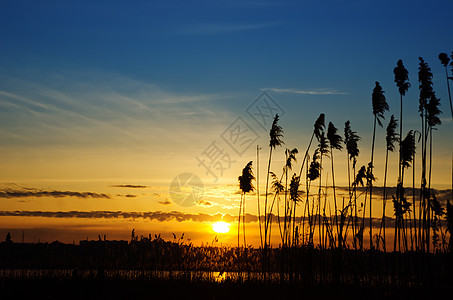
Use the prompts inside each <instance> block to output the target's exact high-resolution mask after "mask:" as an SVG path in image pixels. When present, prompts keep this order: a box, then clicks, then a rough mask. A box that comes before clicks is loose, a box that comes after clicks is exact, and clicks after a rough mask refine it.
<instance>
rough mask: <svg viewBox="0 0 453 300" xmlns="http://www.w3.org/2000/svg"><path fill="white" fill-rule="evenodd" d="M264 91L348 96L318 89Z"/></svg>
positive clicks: (338, 92) (275, 89)
mask: <svg viewBox="0 0 453 300" xmlns="http://www.w3.org/2000/svg"><path fill="white" fill-rule="evenodd" d="M261 90H264V91H272V92H275V93H288V94H304V95H348V94H349V93H346V92H340V91H337V90H331V89H318V90H296V89H279V88H264V89H261Z"/></svg>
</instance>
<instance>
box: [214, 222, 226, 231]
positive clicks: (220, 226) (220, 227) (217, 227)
mask: <svg viewBox="0 0 453 300" xmlns="http://www.w3.org/2000/svg"><path fill="white" fill-rule="evenodd" d="M212 230H214V232H217V233H227V232H229V231H230V224H228V223H226V222H223V221H219V222H216V223H214V224H212Z"/></svg>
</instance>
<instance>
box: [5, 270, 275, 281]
mask: <svg viewBox="0 0 453 300" xmlns="http://www.w3.org/2000/svg"><path fill="white" fill-rule="evenodd" d="M0 278H10V279H57V278H58V279H76V278H77V279H95V278H105V279H126V280H152V279H162V280H187V281H210V282H225V281H233V282H244V281H256V280H263V278H264V277H263V273H259V272H210V271H161V270H102V269H99V270H96V269H93V270H87V269H85V270H79V269H0ZM266 280H270V281H277V280H280V274H279V273H267V274H266Z"/></svg>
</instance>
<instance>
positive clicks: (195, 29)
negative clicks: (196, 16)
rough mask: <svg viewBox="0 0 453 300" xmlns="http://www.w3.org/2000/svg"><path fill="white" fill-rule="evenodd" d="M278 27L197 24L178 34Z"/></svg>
mask: <svg viewBox="0 0 453 300" xmlns="http://www.w3.org/2000/svg"><path fill="white" fill-rule="evenodd" d="M276 25H279V24H278V23H259V24H240V23H229V24H213V23H199V24H194V25H189V26H186V27H184V28H182V29H181V30H180V31H179V32H180V33H182V34H186V35H217V34H226V33H232V32H241V31H250V30H258V29H263V28H268V27H273V26H276Z"/></svg>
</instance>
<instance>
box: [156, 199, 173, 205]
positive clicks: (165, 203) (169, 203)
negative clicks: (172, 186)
mask: <svg viewBox="0 0 453 300" xmlns="http://www.w3.org/2000/svg"><path fill="white" fill-rule="evenodd" d="M158 203H159V204H161V205H172V204H173V203H172V202H171V201H170V200H168V198H165V200H162V201H159V202H158Z"/></svg>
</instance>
